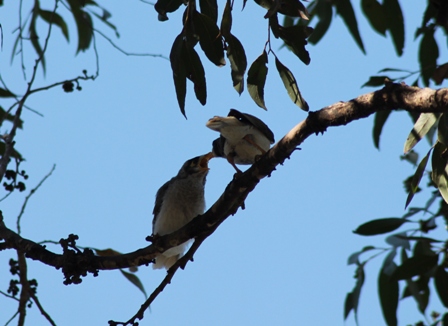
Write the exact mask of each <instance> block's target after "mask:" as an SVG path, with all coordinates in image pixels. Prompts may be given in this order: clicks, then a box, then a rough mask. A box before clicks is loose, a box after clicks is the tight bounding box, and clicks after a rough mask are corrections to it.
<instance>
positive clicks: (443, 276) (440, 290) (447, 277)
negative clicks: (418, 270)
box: [434, 266, 448, 308]
mask: <svg viewBox="0 0 448 326" xmlns="http://www.w3.org/2000/svg"><path fill="white" fill-rule="evenodd" d="M434 285H435V287H436V290H437V294H438V295H439V298H440V301H441V302H442V304H443V306H444V307H445V308H448V273H447V272H446V270H445V267H443V266H437V268H436V272H435V274H434Z"/></svg>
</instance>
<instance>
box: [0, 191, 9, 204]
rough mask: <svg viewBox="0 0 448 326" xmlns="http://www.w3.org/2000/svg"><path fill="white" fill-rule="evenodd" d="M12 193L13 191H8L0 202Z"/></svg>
mask: <svg viewBox="0 0 448 326" xmlns="http://www.w3.org/2000/svg"><path fill="white" fill-rule="evenodd" d="M11 194H12V191H10V192H8V193H7V194H6V195H4V196H3V198H0V202H2V201H4V200H5V199H6V198H8V197H9V195H11Z"/></svg>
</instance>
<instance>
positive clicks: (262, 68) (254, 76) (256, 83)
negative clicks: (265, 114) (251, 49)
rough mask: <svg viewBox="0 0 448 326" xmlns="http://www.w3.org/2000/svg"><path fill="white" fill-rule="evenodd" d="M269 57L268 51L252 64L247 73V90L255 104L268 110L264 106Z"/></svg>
mask: <svg viewBox="0 0 448 326" xmlns="http://www.w3.org/2000/svg"><path fill="white" fill-rule="evenodd" d="M267 63H268V55H267V53H266V51H263V53H262V54H261V55H260V56H259V57H258V58H257V59H256V60H255V61H254V62H253V63H252V65H251V66H250V68H249V71H248V72H247V90H248V92H249V94H250V96H251V97H252V99H253V100H254V101H255V103H256V104H257V105H258V106H259V107H261V108H263V109H265V110H267V108H266V105H265V104H264V84H265V83H266V76H267V74H268V67H267V66H266V64H267Z"/></svg>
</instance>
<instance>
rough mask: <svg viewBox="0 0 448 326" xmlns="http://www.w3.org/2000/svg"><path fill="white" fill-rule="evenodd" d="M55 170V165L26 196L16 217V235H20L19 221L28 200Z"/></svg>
mask: <svg viewBox="0 0 448 326" xmlns="http://www.w3.org/2000/svg"><path fill="white" fill-rule="evenodd" d="M55 169H56V164H54V165H53V167H52V168H51V170H50V172H48V173H47V175H46V176H45V177H43V179H42V180H40V182H39V183H38V184H37V186H36V187H35V188H34V189H31V191H30V193H29V194H28V196H26V198H25V201H24V202H23V205H22V208H21V209H20V213H19V216H17V233H18V234H20V231H21V230H20V219H21V218H22V215H23V214H24V213H25V208H26V205H27V204H28V200H29V199H30V197H31V196H32V195H33V194H34V193H35V192H36V191H37V190H38V189H39V188H40V186H42V184H43V183H44V182H45V180H47V179H48V178H49V177H50V176H51V174H52V173H53V171H54V170H55Z"/></svg>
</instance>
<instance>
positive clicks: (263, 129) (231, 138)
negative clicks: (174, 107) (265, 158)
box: [206, 109, 275, 173]
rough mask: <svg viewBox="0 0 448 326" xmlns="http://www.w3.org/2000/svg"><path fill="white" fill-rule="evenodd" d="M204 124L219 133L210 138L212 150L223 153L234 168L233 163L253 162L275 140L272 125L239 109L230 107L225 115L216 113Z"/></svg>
mask: <svg viewBox="0 0 448 326" xmlns="http://www.w3.org/2000/svg"><path fill="white" fill-rule="evenodd" d="M206 126H207V127H209V128H210V129H212V130H215V131H218V132H219V133H220V134H221V135H220V137H219V138H217V139H215V140H214V141H213V154H214V155H215V156H217V157H225V158H226V159H227V161H228V162H229V163H230V164H231V165H232V166H233V167H234V168H235V170H236V172H237V173H241V170H240V169H238V168H237V167H236V164H242V165H245V164H253V163H254V162H255V160H256V159H257V157H259V156H260V155H263V154H265V153H266V152H267V151H268V150H269V148H270V147H271V144H273V143H274V142H275V140H274V134H273V133H272V131H271V129H269V127H268V126H267V125H266V124H265V123H264V122H263V121H261V120H260V119H258V118H257V117H254V116H253V115H250V114H247V113H241V112H240V111H238V110H235V109H230V112H229V114H228V116H227V117H218V116H215V117H213V118H211V119H210V120H208V121H207V123H206Z"/></svg>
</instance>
